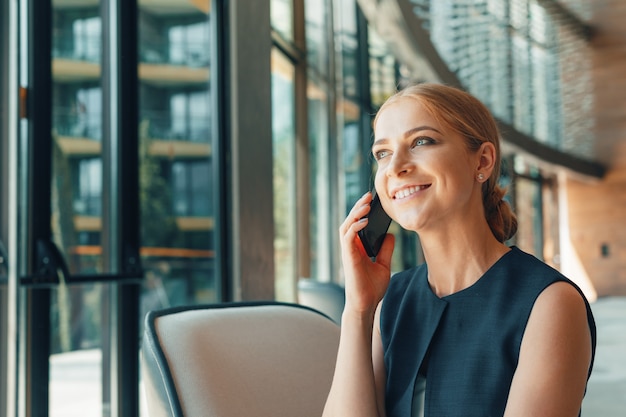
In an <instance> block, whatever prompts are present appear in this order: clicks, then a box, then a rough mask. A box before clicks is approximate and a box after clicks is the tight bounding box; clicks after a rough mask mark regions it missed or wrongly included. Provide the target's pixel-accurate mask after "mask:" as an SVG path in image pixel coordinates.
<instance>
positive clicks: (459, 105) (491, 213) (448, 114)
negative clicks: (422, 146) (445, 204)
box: [373, 83, 517, 242]
mask: <svg viewBox="0 0 626 417" xmlns="http://www.w3.org/2000/svg"><path fill="white" fill-rule="evenodd" d="M402 98H410V99H414V100H417V101H419V102H420V104H421V105H423V106H424V107H425V108H426V110H427V111H428V112H429V113H430V114H431V115H432V116H433V117H434V118H435V119H436V120H437V121H438V122H439V123H441V124H442V125H444V126H446V127H448V128H450V129H451V130H453V131H455V132H456V133H459V134H460V135H462V136H463V137H464V138H465V139H466V142H467V147H468V149H469V150H470V151H471V152H477V151H478V149H479V148H480V146H481V145H482V144H483V143H484V142H490V143H492V144H493V145H494V147H495V150H496V161H495V164H494V167H493V171H492V172H491V176H490V177H489V178H488V179H487V181H485V182H484V183H483V185H482V195H483V207H484V210H485V218H486V220H487V223H488V224H489V228H490V229H491V232H492V233H493V234H494V236H495V237H496V239H498V240H499V241H500V242H505V241H506V240H508V239H510V238H511V237H513V235H515V232H517V218H516V216H515V214H514V213H513V211H512V210H511V206H510V205H509V204H508V203H507V202H506V201H504V199H503V198H504V195H505V194H506V189H504V188H502V187H500V186H499V185H498V180H499V178H500V132H499V130H498V125H497V124H496V121H495V119H494V118H493V116H492V115H491V112H490V111H489V109H488V108H487V107H486V106H485V105H484V104H483V103H481V102H480V100H478V99H477V98H475V97H474V96H472V95H470V94H468V93H466V92H465V91H463V90H460V89H458V88H454V87H450V86H447V85H443V84H431V83H423V84H416V85H411V86H408V87H406V88H404V89H402V90H400V91H398V92H397V93H395V94H394V95H392V96H391V97H389V98H388V99H387V101H385V103H383V105H382V106H381V107H380V109H379V110H378V114H377V115H376V117H375V118H374V123H373V126H374V128H375V127H376V122H377V121H378V115H379V114H380V113H381V112H382V111H383V110H384V109H385V108H386V107H387V106H389V105H390V104H392V103H395V102H397V101H398V100H399V99H402Z"/></svg>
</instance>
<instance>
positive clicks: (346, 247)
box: [323, 193, 394, 417]
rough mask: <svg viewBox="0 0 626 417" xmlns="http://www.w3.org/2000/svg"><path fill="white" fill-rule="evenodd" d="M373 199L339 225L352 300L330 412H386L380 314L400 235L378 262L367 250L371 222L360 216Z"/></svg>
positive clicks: (342, 415) (374, 415)
mask: <svg viewBox="0 0 626 417" xmlns="http://www.w3.org/2000/svg"><path fill="white" fill-rule="evenodd" d="M371 199H372V196H371V194H370V193H367V194H366V195H364V196H363V197H362V198H361V199H359V201H357V203H356V204H355V206H354V207H353V208H352V210H351V211H350V214H349V215H348V217H347V218H346V220H345V221H344V222H343V224H342V225H341V227H340V228H339V235H340V242H341V258H342V265H343V269H344V274H345V287H346V304H345V306H344V311H343V315H342V318H341V337H340V340H339V350H338V352H337V363H336V365H335V374H334V377H333V383H332V385H331V389H330V393H329V395H328V399H327V400H326V406H325V408H324V414H323V416H324V417H350V416H354V417H383V416H384V404H380V402H381V401H382V399H383V397H384V389H385V387H384V365H383V362H382V342H381V339H380V330H379V325H378V322H379V320H378V317H379V314H380V313H379V308H380V307H379V306H380V303H381V300H382V298H383V296H384V294H385V291H386V290H387V286H388V285H389V277H390V264H391V254H392V252H393V246H394V239H393V236H392V235H387V237H386V238H385V241H384V242H383V245H382V247H381V249H380V252H379V254H378V256H377V258H376V262H372V260H371V259H370V258H369V257H368V256H367V254H366V253H365V250H364V249H363V246H362V245H361V242H360V241H359V238H358V231H359V230H361V229H363V228H364V227H365V225H366V224H367V221H366V220H365V221H363V220H360V219H361V218H362V217H363V216H364V215H366V214H367V213H368V212H369V203H370V201H371ZM381 371H382V373H381ZM381 375H382V377H381ZM381 385H382V386H381Z"/></svg>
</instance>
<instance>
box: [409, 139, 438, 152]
mask: <svg viewBox="0 0 626 417" xmlns="http://www.w3.org/2000/svg"><path fill="white" fill-rule="evenodd" d="M433 143H435V140H434V139H432V138H429V137H427V136H420V137H419V138H415V141H413V144H412V145H411V149H414V148H417V147H418V146H425V145H432V144H433Z"/></svg>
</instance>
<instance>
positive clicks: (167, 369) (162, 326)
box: [141, 303, 339, 417]
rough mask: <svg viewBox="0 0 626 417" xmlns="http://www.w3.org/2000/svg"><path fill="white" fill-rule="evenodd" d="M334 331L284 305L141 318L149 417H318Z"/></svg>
mask: <svg viewBox="0 0 626 417" xmlns="http://www.w3.org/2000/svg"><path fill="white" fill-rule="evenodd" d="M338 345H339V327H338V325H337V324H336V323H334V322H333V321H332V320H330V319H329V318H328V317H327V316H325V315H323V314H321V313H319V312H318V311H315V310H313V309H310V308H307V307H304V306H301V305H296V304H285V303H252V304H240V303H236V304H218V305H211V306H192V307H183V308H170V309H166V310H158V311H152V312H150V313H148V315H147V316H146V325H145V332H144V336H143V345H142V354H141V361H142V368H141V375H142V383H143V386H144V392H145V395H146V403H147V408H148V414H149V415H150V417H162V416H168V417H169V416H171V417H179V416H187V417H197V416H202V417H203V416H215V417H243V416H255V417H281V416H295V417H307V416H311V417H313V416H316V417H319V416H320V415H321V414H322V410H323V407H324V403H325V401H326V396H327V395H328V392H329V390H330V384H331V381H332V376H333V372H334V367H335V360H336V355H337V348H338Z"/></svg>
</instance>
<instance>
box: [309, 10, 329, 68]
mask: <svg viewBox="0 0 626 417" xmlns="http://www.w3.org/2000/svg"><path fill="white" fill-rule="evenodd" d="M304 16H305V33H306V48H307V61H308V65H309V66H310V67H311V69H312V70H314V71H317V72H319V73H320V74H322V76H328V74H329V70H330V68H329V61H328V58H329V54H330V51H329V43H330V42H329V39H328V36H329V34H330V33H331V29H332V13H330V8H329V2H328V1H325V0H324V1H320V0H305V1H304Z"/></svg>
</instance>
